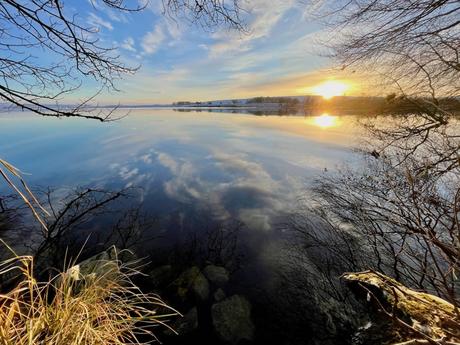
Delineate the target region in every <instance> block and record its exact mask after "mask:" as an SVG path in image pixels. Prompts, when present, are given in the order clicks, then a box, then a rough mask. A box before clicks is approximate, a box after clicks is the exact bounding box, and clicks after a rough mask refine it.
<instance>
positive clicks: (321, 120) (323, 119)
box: [313, 113, 338, 128]
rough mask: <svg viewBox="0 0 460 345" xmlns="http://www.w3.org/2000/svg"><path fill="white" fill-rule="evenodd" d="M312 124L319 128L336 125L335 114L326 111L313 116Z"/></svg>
mask: <svg viewBox="0 0 460 345" xmlns="http://www.w3.org/2000/svg"><path fill="white" fill-rule="evenodd" d="M313 124H314V125H315V126H318V127H321V128H330V127H334V126H337V124H338V121H337V116H331V115H329V114H327V113H324V114H323V115H321V116H315V117H314V118H313Z"/></svg>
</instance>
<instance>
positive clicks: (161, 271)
mask: <svg viewBox="0 0 460 345" xmlns="http://www.w3.org/2000/svg"><path fill="white" fill-rule="evenodd" d="M148 276H149V277H150V282H151V283H152V287H153V288H158V287H160V286H164V285H167V284H168V283H169V282H170V281H171V278H172V266H171V265H163V266H160V267H156V268H154V269H153V270H151V271H150V272H149V273H148Z"/></svg>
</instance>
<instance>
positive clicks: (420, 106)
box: [173, 94, 460, 114]
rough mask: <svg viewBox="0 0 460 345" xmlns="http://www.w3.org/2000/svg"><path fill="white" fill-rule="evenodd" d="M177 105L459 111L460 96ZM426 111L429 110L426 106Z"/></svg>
mask: <svg viewBox="0 0 460 345" xmlns="http://www.w3.org/2000/svg"><path fill="white" fill-rule="evenodd" d="M173 105H174V106H179V107H184V106H185V107H216V108H219V107H220V108H222V107H224V108H225V107H235V108H245V107H248V108H260V109H273V110H276V111H284V112H286V113H287V112H297V113H298V112H306V113H310V112H318V111H322V112H341V113H367V114H369V113H371V114H372V113H409V112H418V111H426V110H427V107H428V108H429V107H433V108H435V107H437V106H440V107H442V108H443V109H446V110H448V111H453V112H455V113H460V98H459V97H451V98H442V99H439V100H437V101H436V103H435V102H433V101H430V100H429V99H423V98H419V99H416V98H407V97H403V96H398V95H395V94H390V95H388V96H386V97H349V96H337V97H333V98H332V99H324V98H323V97H321V96H305V97H255V98H251V99H247V100H227V101H212V102H187V101H182V102H177V103H174V104H173ZM428 110H429V109H428Z"/></svg>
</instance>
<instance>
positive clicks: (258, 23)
mask: <svg viewBox="0 0 460 345" xmlns="http://www.w3.org/2000/svg"><path fill="white" fill-rule="evenodd" d="M294 5H295V0H273V1H272V3H271V4H270V6H267V1H266V0H250V1H249V0H248V1H247V4H246V5H244V6H243V7H244V8H245V9H246V10H247V11H248V13H249V14H250V17H251V18H252V19H251V20H250V22H249V23H248V31H249V33H247V34H240V33H238V32H234V31H227V30H222V31H219V32H217V33H216V34H214V35H213V38H214V39H216V40H217V43H216V44H214V45H213V46H212V47H211V48H210V51H209V56H210V57H211V58H215V57H218V56H221V55H223V54H224V53H228V52H233V51H238V52H246V51H249V50H251V48H252V42H253V41H254V40H257V39H261V38H264V37H268V36H269V34H270V33H271V31H272V30H273V28H274V27H275V25H276V24H277V23H278V22H279V21H280V19H281V18H282V17H283V16H284V15H285V14H286V12H287V11H288V10H289V9H291V8H292V7H293V6H294Z"/></svg>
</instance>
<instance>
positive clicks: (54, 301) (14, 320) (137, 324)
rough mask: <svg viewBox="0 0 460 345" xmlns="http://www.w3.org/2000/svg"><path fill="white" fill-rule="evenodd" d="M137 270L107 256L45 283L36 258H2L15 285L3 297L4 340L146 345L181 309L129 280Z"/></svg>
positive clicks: (0, 273) (0, 323) (0, 272)
mask: <svg viewBox="0 0 460 345" xmlns="http://www.w3.org/2000/svg"><path fill="white" fill-rule="evenodd" d="M112 252H114V253H115V256H116V251H112ZM136 273H138V272H137V271H135V270H133V269H131V268H129V267H128V266H126V265H124V264H122V263H121V262H120V261H119V260H118V259H116V258H115V259H112V258H108V257H107V255H105V257H104V256H99V258H97V259H95V260H91V261H86V262H83V263H82V264H80V265H74V266H71V267H70V268H68V269H67V270H65V271H64V272H60V273H58V274H56V275H55V276H53V277H52V278H51V279H49V280H48V281H44V282H40V281H37V280H36V278H35V275H34V258H33V257H32V256H17V255H15V256H14V257H12V258H11V259H8V260H5V261H3V262H2V263H0V277H1V278H2V279H5V278H7V280H8V282H9V284H7V285H9V286H12V287H11V288H10V289H8V291H7V292H5V293H4V294H1V295H0V343H1V344H5V345H7V344H16V345H17V344H19V345H20V344H50V345H52V344H69V345H73V344H75V345H76V344H142V343H145V342H144V341H145V339H150V340H151V339H156V336H155V329H156V328H157V327H158V326H166V324H165V321H167V319H168V318H169V317H171V316H174V315H176V314H177V313H176V312H175V311H174V310H172V309H171V308H169V307H168V306H167V305H166V304H165V303H164V302H162V300H161V299H160V298H159V297H158V296H157V295H155V294H144V293H142V292H141V291H140V289H139V288H138V287H137V286H136V285H135V284H134V283H133V282H132V280H131V278H130V277H131V276H132V275H134V274H136ZM166 327H167V326H166ZM147 341H148V340H147Z"/></svg>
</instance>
